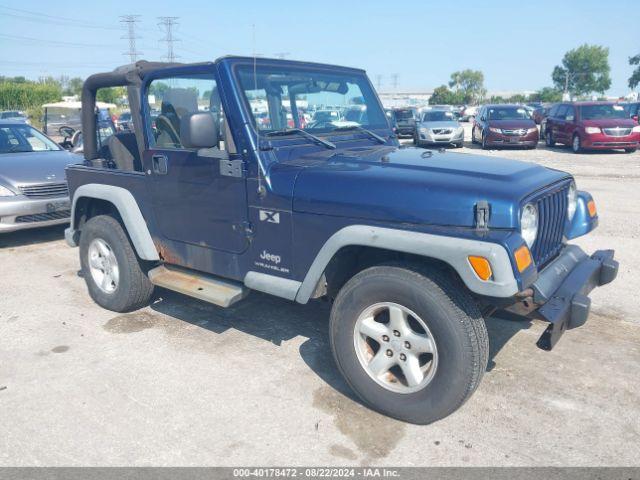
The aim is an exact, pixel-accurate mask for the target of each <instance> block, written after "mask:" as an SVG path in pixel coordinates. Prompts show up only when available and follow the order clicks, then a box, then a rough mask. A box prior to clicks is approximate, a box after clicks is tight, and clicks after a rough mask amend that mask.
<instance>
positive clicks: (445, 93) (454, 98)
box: [429, 85, 464, 105]
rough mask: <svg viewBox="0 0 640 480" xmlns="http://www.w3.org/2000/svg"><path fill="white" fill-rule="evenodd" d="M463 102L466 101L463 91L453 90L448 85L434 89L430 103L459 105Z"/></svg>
mask: <svg viewBox="0 0 640 480" xmlns="http://www.w3.org/2000/svg"><path fill="white" fill-rule="evenodd" d="M461 103H464V98H463V95H462V93H460V92H453V91H451V90H449V88H448V87H447V86H446V85H441V86H439V87H438V88H436V89H434V90H433V94H432V95H431V97H430V98H429V104H430V105H459V104H461Z"/></svg>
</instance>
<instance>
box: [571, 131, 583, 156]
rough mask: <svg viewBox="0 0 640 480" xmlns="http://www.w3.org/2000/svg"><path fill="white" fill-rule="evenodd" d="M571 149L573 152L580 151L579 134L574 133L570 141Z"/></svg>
mask: <svg viewBox="0 0 640 480" xmlns="http://www.w3.org/2000/svg"><path fill="white" fill-rule="evenodd" d="M571 150H573V153H580V152H581V151H582V142H581V140H580V136H579V135H574V136H573V140H572V141H571Z"/></svg>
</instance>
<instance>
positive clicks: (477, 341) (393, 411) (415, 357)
mask: <svg viewBox="0 0 640 480" xmlns="http://www.w3.org/2000/svg"><path fill="white" fill-rule="evenodd" d="M330 339H331V347H332V351H333V355H334V358H335V360H336V363H337V365H338V368H339V370H340V372H341V373H342V374H343V376H344V377H345V379H346V380H347V382H348V383H349V385H350V386H351V387H352V388H353V390H354V391H355V392H356V394H357V395H358V396H359V397H360V398H361V399H362V400H363V401H364V402H365V403H367V404H368V405H370V406H371V407H372V408H374V409H376V410H378V411H380V412H382V413H384V414H385V415H389V416H391V417H395V418H398V419H400V420H404V421H408V422H412V423H417V424H428V423H431V422H434V421H436V420H439V419H441V418H444V417H446V416H447V415H449V414H451V413H452V412H454V411H455V410H457V409H458V408H459V407H460V406H461V405H462V404H463V403H464V402H465V401H466V400H467V399H468V398H469V397H470V396H471V395H472V394H473V392H474V391H475V389H476V388H477V386H478V385H479V383H480V380H481V378H482V375H483V373H484V370H485V368H486V365H487V359H488V337H487V330H486V327H485V324H484V319H483V318H482V316H481V314H480V312H479V310H478V308H477V306H476V304H475V303H474V302H473V300H472V298H471V297H470V296H469V295H468V294H467V293H466V291H465V290H464V287H461V286H460V285H456V284H454V282H453V281H452V280H451V279H450V278H449V276H448V275H446V274H444V273H439V272H436V271H430V270H425V271H418V270H417V269H416V270H414V269H412V268H411V267H410V266H401V265H388V266H376V267H371V268H368V269H367V270H364V271H362V272H360V273H358V274H357V275H356V276H354V277H353V278H352V279H351V280H349V281H348V282H347V283H346V284H345V286H344V287H343V288H342V289H341V290H340V292H339V293H338V296H337V298H336V301H335V302H334V305H333V308H332V310H331V321H330Z"/></svg>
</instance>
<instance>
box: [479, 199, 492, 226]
mask: <svg viewBox="0 0 640 480" xmlns="http://www.w3.org/2000/svg"><path fill="white" fill-rule="evenodd" d="M490 215H491V208H490V205H489V202H487V201H486V200H480V201H479V202H478V203H476V230H482V231H486V230H489V217H490Z"/></svg>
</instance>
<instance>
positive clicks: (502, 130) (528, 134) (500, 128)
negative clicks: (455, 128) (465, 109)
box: [471, 105, 538, 149]
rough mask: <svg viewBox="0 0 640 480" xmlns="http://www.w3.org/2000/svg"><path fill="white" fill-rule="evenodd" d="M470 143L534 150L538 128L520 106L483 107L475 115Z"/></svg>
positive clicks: (486, 146)
mask: <svg viewBox="0 0 640 480" xmlns="http://www.w3.org/2000/svg"><path fill="white" fill-rule="evenodd" d="M471 141H472V142H473V143H480V144H481V145H482V148H484V149H486V148H489V147H526V148H536V145H537V144H538V127H537V126H536V123H535V122H534V121H533V120H532V119H531V117H530V116H529V113H528V112H527V110H526V109H525V108H524V107H522V106H520V105H484V106H482V107H481V108H480V111H479V112H478V114H477V115H476V118H475V119H474V121H473V127H472V129H471Z"/></svg>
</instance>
